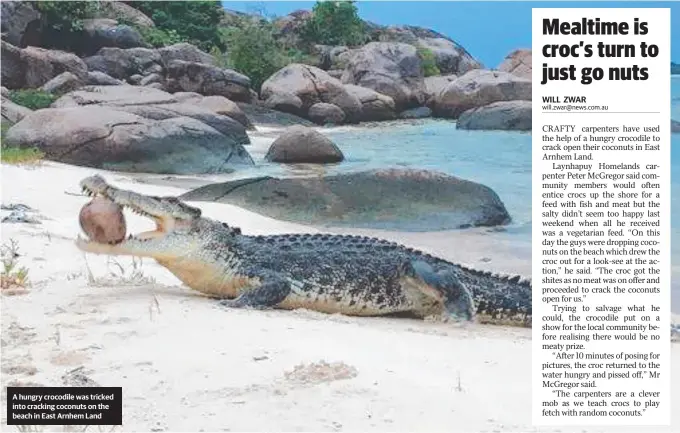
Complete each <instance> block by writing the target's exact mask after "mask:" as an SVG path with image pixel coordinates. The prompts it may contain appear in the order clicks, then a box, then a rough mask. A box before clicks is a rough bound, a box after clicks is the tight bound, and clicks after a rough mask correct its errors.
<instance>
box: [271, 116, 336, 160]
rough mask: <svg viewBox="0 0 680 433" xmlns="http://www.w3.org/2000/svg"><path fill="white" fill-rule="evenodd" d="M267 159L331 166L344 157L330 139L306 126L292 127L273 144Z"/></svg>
mask: <svg viewBox="0 0 680 433" xmlns="http://www.w3.org/2000/svg"><path fill="white" fill-rule="evenodd" d="M265 159H266V160H267V161H271V162H281V163H289V164H295V163H312V164H329V163H335V162H340V161H342V160H343V159H344V155H343V154H342V152H341V151H340V149H339V148H338V146H336V145H335V144H334V143H333V142H332V141H331V140H330V139H329V138H328V137H326V136H325V135H323V134H321V133H320V132H318V131H315V130H314V129H312V128H308V127H306V126H300V125H296V126H291V127H290V128H288V129H286V130H285V131H284V132H283V134H281V135H280V136H279V137H278V138H277V139H276V140H274V142H273V143H272V145H271V147H270V148H269V151H268V152H267V155H265Z"/></svg>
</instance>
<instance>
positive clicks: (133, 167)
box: [4, 86, 253, 174]
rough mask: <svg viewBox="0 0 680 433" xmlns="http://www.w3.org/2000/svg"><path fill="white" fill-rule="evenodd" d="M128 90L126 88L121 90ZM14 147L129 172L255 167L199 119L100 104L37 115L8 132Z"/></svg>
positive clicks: (194, 171)
mask: <svg viewBox="0 0 680 433" xmlns="http://www.w3.org/2000/svg"><path fill="white" fill-rule="evenodd" d="M121 87H123V86H121ZM4 140H5V141H4V142H5V143H6V144H8V145H10V146H18V147H37V148H39V149H40V150H41V151H43V152H44V153H45V155H46V156H47V158H49V159H52V160H56V161H60V162H64V163H67V164H75V165H80V166H86V167H94V168H102V169H107V170H118V171H126V172H147V173H170V174H199V173H200V174H202V173H222V172H228V171H230V170H231V169H233V166H238V165H243V164H245V165H252V164H253V161H252V159H251V158H250V155H248V152H246V150H245V149H244V148H243V146H242V145H241V144H239V143H235V142H234V141H233V140H230V139H228V138H227V137H225V136H224V135H223V134H222V133H220V132H219V131H217V130H215V129H214V128H212V127H210V126H208V125H207V124H206V123H203V122H201V121H199V120H196V119H192V118H190V117H185V116H178V117H169V118H164V119H162V120H155V119H152V118H145V117H142V116H138V115H136V114H132V113H128V112H125V111H122V110H121V109H120V107H106V106H99V105H88V106H83V107H80V106H76V107H67V108H49V109H43V110H38V111H34V112H33V113H31V114H29V115H28V116H26V117H24V118H23V119H22V120H21V121H20V122H19V123H17V124H16V125H14V126H13V127H11V128H10V129H9V131H8V132H7V135H6V137H5V138H4Z"/></svg>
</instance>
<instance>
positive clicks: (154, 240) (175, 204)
mask: <svg viewBox="0 0 680 433" xmlns="http://www.w3.org/2000/svg"><path fill="white" fill-rule="evenodd" d="M80 185H81V187H82V189H83V191H84V192H85V193H87V194H88V195H90V196H102V197H105V198H107V199H109V200H111V201H113V202H114V203H116V204H118V205H119V206H121V207H123V208H127V209H130V210H131V211H132V212H134V213H137V214H139V215H142V216H144V217H147V218H150V219H151V220H153V221H154V223H155V225H156V229H155V230H153V231H148V232H143V233H140V234H137V235H130V236H129V237H128V238H127V239H125V240H123V241H121V242H119V243H116V244H107V243H99V242H95V241H92V240H89V239H82V238H80V237H78V239H77V240H76V246H77V247H78V248H80V249H81V250H83V251H85V252H89V253H95V254H107V255H130V256H139V257H152V258H154V259H156V260H173V259H179V258H181V257H185V256H187V255H190V254H191V253H192V252H193V251H195V250H196V249H198V248H200V247H201V245H200V243H201V242H200V241H201V236H200V234H199V233H195V232H196V229H197V228H198V227H197V226H199V225H201V224H204V223H207V221H205V220H203V219H202V218H201V211H200V209H198V208H194V207H191V206H188V205H186V204H184V203H181V202H180V201H179V200H177V199H176V198H175V197H153V196H145V195H142V194H138V193H136V192H133V191H127V190H122V189H118V188H116V187H113V186H111V185H109V184H107V183H106V181H105V180H104V179H103V178H102V177H100V176H91V177H88V178H86V179H83V181H81V183H80ZM190 232H194V234H193V235H192V236H189V233H190Z"/></svg>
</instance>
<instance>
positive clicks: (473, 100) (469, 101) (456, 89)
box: [432, 69, 531, 119]
mask: <svg viewBox="0 0 680 433" xmlns="http://www.w3.org/2000/svg"><path fill="white" fill-rule="evenodd" d="M512 100H525V101H530V100H531V80H527V79H525V78H520V77H518V76H516V75H512V74H510V73H508V72H500V71H490V70H486V69H473V70H471V71H470V72H468V73H466V74H464V75H463V76H461V77H459V78H458V79H456V80H455V81H452V82H450V83H449V84H448V85H447V86H446V88H444V89H443V90H442V91H441V92H439V94H438V95H437V96H436V97H435V98H434V101H433V103H432V109H433V112H434V114H435V115H436V116H439V117H448V118H453V119H455V118H457V117H458V116H459V115H460V114H461V113H462V112H464V111H467V110H469V109H471V108H477V107H481V106H484V105H488V104H491V103H493V102H499V101H512Z"/></svg>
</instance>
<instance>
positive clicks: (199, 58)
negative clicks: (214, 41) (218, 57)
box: [158, 42, 215, 65]
mask: <svg viewBox="0 0 680 433" xmlns="http://www.w3.org/2000/svg"><path fill="white" fill-rule="evenodd" d="M158 53H159V54H160V55H161V58H162V59H163V62H165V64H166V65H167V64H168V63H170V62H171V61H173V60H183V61H185V62H195V63H204V64H206V65H214V64H215V58H214V57H213V56H211V55H210V54H208V53H206V52H203V51H201V50H200V49H199V48H198V47H196V46H194V45H191V44H188V43H186V42H182V43H179V44H173V45H168V46H167V47H162V48H159V49H158Z"/></svg>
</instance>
